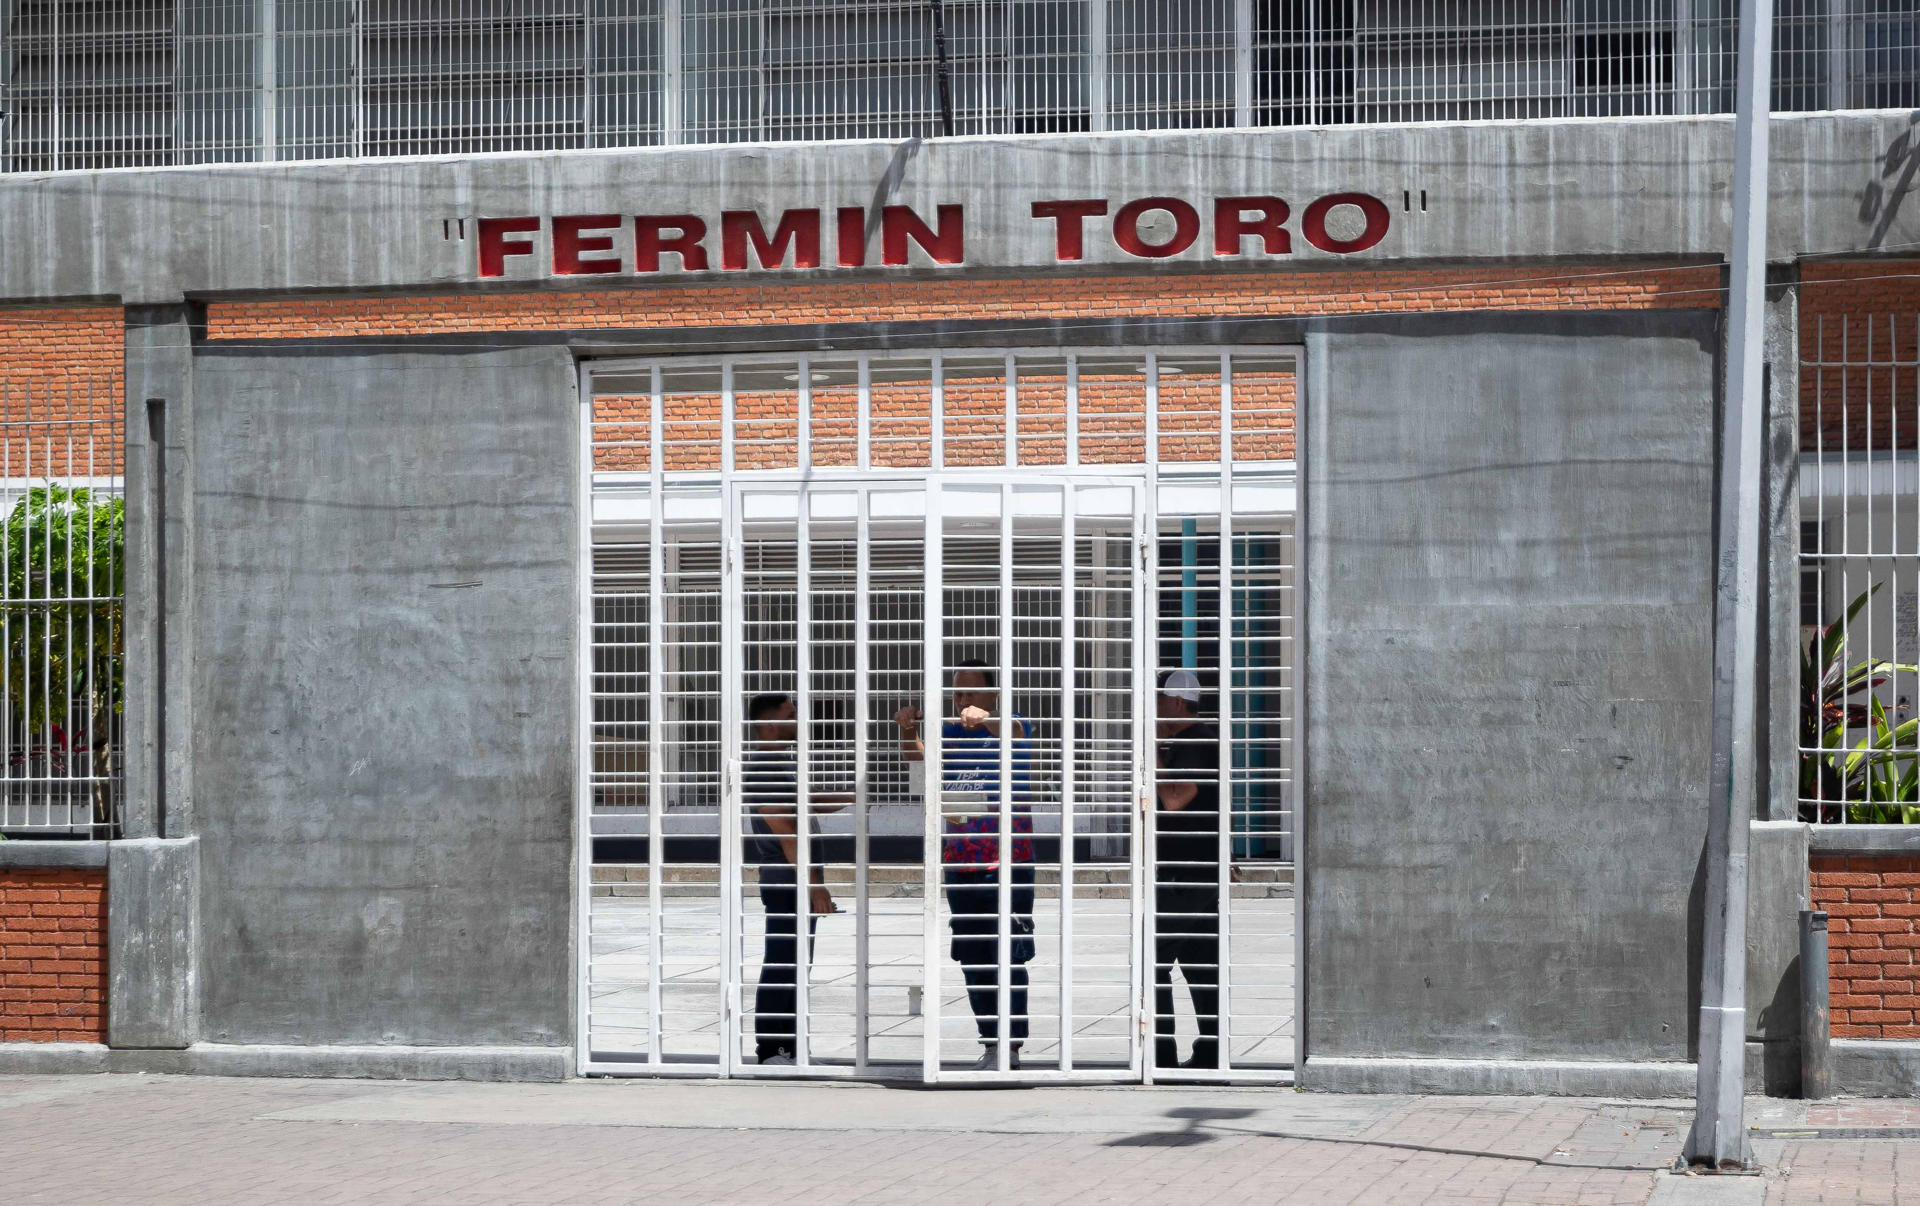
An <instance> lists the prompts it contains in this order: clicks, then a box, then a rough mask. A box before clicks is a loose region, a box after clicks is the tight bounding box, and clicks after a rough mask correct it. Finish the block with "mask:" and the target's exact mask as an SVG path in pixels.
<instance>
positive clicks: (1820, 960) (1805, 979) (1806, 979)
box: [1800, 909, 1833, 1101]
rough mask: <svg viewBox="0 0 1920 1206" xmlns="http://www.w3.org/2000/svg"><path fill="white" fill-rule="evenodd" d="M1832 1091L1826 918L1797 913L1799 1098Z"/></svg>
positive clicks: (1819, 913)
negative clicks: (1798, 935) (1798, 926)
mask: <svg viewBox="0 0 1920 1206" xmlns="http://www.w3.org/2000/svg"><path fill="white" fill-rule="evenodd" d="M1832 1091H1833V1027H1832V1026H1831V1025H1830V1024H1829V1022H1828V1013H1827V915H1826V913H1825V911H1823V910H1821V909H1802V910H1800V1096H1802V1097H1804V1098H1806V1099H1807V1100H1809V1101H1818V1100H1820V1099H1821V1098H1822V1097H1826V1096H1827V1095H1828V1094H1830V1093H1831V1092H1832Z"/></svg>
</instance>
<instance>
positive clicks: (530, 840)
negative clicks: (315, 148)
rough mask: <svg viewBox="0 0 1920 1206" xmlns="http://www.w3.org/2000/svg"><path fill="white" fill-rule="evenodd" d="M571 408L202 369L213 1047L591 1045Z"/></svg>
mask: <svg viewBox="0 0 1920 1206" xmlns="http://www.w3.org/2000/svg"><path fill="white" fill-rule="evenodd" d="M572 380H573V377H572V373H571V361H570V358H569V357H568V356H567V355H566V354H565V353H564V352H562V351H558V350H552V349H523V350H515V351H499V352H490V351H476V352H468V353H461V354H444V355H435V354H428V353H418V354H414V353H409V354H389V355H366V354H360V355H356V356H352V357H336V356H330V355H328V354H326V353H324V352H313V351H289V350H272V351H266V352H255V353H253V354H237V355H232V354H219V353H206V354H203V355H201V356H199V357H197V359H196V364H195V387H194V406H195V412H196V413H195V415H194V420H195V421H194V428H193V431H194V439H193V447H192V456H193V465H192V474H193V481H194V487H193V492H192V497H193V525H192V527H193V535H192V540H193V546H194V548H193V551H194V565H195V577H196V582H195V588H196V589H195V591H194V594H193V602H192V610H191V616H190V623H191V625H192V629H193V638H194V647H195V651H196V657H195V661H194V665H193V668H192V674H193V696H194V699H195V703H196V724H195V731H194V734H193V740H192V757H193V766H194V774H193V778H192V785H193V786H192V790H193V792H194V799H193V801H192V806H193V815H194V817H195V819H196V823H197V827H198V829H199V832H200V834H201V841H202V845H201V884H202V895H201V922H202V965H201V967H202V970H201V975H202V1001H203V1008H204V1015H203V1019H202V1026H201V1037H202V1038H204V1039H206V1040H208V1041H210V1042H214V1043H265V1044H273V1043H299V1044H413V1045H420V1046H432V1045H436V1044H494V1045H509V1046H510V1045H530V1046H536V1047H541V1046H544V1047H557V1046H563V1045H566V1044H568V1043H569V1042H570V1035H571V1030H572V1025H571V1016H570V991H571V989H570V985H571V980H572V975H571V965H570V947H569V944H570V941H571V938H570V935H571V929H572V927H571V922H570V915H569V902H570V900H571V880H572V874H571V863H570V851H571V848H572V847H571V841H572V824H573V822H572V813H573V800H572V785H573V760H574V748H575V740H574V712H575V705H574V690H575V670H576V662H575V656H576V655H575V649H576V636H575V627H576V619H577V614H576V611H575V608H576V599H575V581H574V575H575V565H574V561H575V557H574V548H575V542H576V535H575V533H576V527H575V521H576V500H575V497H574V490H575V480H576V479H575V474H576V472H577V457H576V451H575V450H576V444H575V441H576V440H577V438H578V427H577V416H576V415H575V413H574V409H573V407H572V405H571V402H570V399H571V398H572V397H573V396H574V391H573V387H572V384H571V383H572Z"/></svg>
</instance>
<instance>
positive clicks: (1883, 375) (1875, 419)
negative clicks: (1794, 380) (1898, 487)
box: [1800, 260, 1920, 453]
mask: <svg viewBox="0 0 1920 1206" xmlns="http://www.w3.org/2000/svg"><path fill="white" fill-rule="evenodd" d="M1800 281H1801V286H1800V359H1801V361H1802V362H1803V367H1802V369H1801V370H1800V446H1801V448H1802V449H1803V450H1804V451H1808V452H1813V451H1817V450H1819V451H1828V452H1834V453H1838V452H1840V451H1842V450H1843V449H1844V450H1845V451H1847V452H1864V451H1868V450H1886V449H1892V448H1912V447H1914V446H1915V438H1914V437H1915V435H1916V432H1917V431H1920V369H1916V367H1915V365H1914V361H1915V360H1916V359H1920V355H1917V353H1920V260H1848V261H1844V262H1828V263H1817V262H1809V263H1805V264H1802V265H1801V268H1800ZM1892 360H1897V361H1905V362H1906V363H1905V364H1904V365H1900V366H1891V365H1889V366H1887V367H1881V368H1869V367H1867V364H1868V362H1869V361H1872V362H1873V363H1876V364H1879V363H1884V362H1886V361H1892ZM1811 362H1824V363H1822V364H1818V365H1816V364H1814V363H1811ZM1896 403H1897V404H1896Z"/></svg>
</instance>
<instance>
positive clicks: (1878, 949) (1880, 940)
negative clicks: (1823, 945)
mask: <svg viewBox="0 0 1920 1206" xmlns="http://www.w3.org/2000/svg"><path fill="white" fill-rule="evenodd" d="M1812 873H1813V907H1814V908H1816V909H1825V910H1826V911H1827V916H1828V918H1829V920H1828V922H1827V926H1828V931H1829V932H1828V938H1827V943H1828V955H1827V966H1828V972H1827V975H1828V984H1827V991H1828V993H1829V994H1830V996H1831V1000H1830V1001H1829V1006H1830V1007H1831V1009H1832V1011H1833V1035H1834V1037H1835V1038H1889V1039H1893V1038H1898V1039H1910V1038H1920V1018H1916V1016H1915V1015H1916V1011H1920V987H1916V984H1915V980H1916V978H1920V968H1916V967H1915V966H1914V952H1915V951H1916V950H1920V854H1895V855H1864V854H1844V855H1843V854H1816V855H1814V856H1813V858H1812Z"/></svg>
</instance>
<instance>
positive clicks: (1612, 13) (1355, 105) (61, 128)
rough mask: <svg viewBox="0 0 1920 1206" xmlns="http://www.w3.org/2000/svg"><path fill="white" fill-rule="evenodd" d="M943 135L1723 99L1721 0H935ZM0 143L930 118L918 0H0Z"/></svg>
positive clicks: (1795, 53) (24, 152) (66, 149)
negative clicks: (944, 74) (943, 71)
mask: <svg viewBox="0 0 1920 1206" xmlns="http://www.w3.org/2000/svg"><path fill="white" fill-rule="evenodd" d="M942 7H943V12H944V16H945V27H946V33H947V46H948V54H947V63H948V76H949V81H950V91H951V96H952V107H953V117H954V125H953V129H954V132H955V133H958V134H1026V133H1056V132H1071V131H1102V130H1135V129H1208V128H1215V127H1229V126H1231V127H1254V126H1300V125H1329V124H1343V123H1354V122H1384V123H1397V122H1420V121H1467V120H1479V119H1489V118H1533V117H1606V116H1639V115H1651V114H1685V113H1724V112H1728V111H1729V110H1730V109H1731V106H1732V101H1733V66H1732V64H1733V50H1734V46H1735V44H1736V21H1735V15H1734V14H1735V12H1736V3H1735V0H1444V2H1441V3H1433V2H1430V0H1027V2H1023V3H1011V2H1010V0H944V4H943V6H942ZM6 13H7V15H6V16H5V17H4V18H0V20H4V22H5V24H4V26H0V73H3V74H0V113H3V114H4V116H0V167H4V170H8V171H44V170H59V169H63V168H109V167H140V166H149V165H158V164H190V163H210V162H230V161H252V160H259V161H263V162H271V161H276V160H293V159H316V158H334V157H348V156H354V157H359V156H386V155H420V154H456V153H471V152H482V151H537V150H548V149H557V148H570V147H632V146H654V145H664V144H674V143H728V142H760V141H782V140H793V139H847V138H906V137H930V136H933V135H935V134H938V133H940V132H941V123H940V112H939V104H938V101H937V89H936V83H935V72H936V63H935V51H934V46H933V34H932V21H931V15H930V6H929V5H928V3H927V2H926V0H859V2H857V3H829V2H827V0H473V2H471V3H463V4H457V5H455V4H446V3H433V4H418V3H401V2H400V0H363V2H361V3H357V4H356V3H353V2H352V0H136V2H130V3H121V4H102V3H96V2H93V0H20V2H19V3H16V4H14V5H12V6H11V8H9V9H8V10H6ZM1774 45H1775V48H1776V49H1775V65H1774V78H1775V87H1774V101H1773V103H1774V108H1775V110H1776V111H1781V112H1791V111H1801V110H1821V109H1870V108H1895V107H1899V108H1911V107H1916V106H1920V14H1916V13H1915V12H1914V11H1913V7H1912V5H1911V4H1910V3H1907V2H1906V0H1782V2H1781V3H1780V4H1779V5H1778V14H1777V16H1776V31H1775V37H1774Z"/></svg>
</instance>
